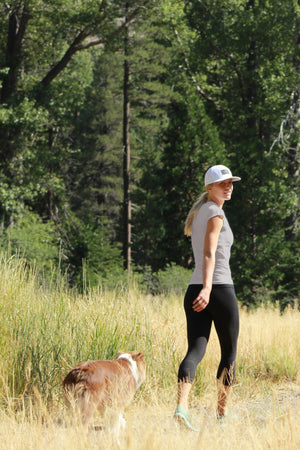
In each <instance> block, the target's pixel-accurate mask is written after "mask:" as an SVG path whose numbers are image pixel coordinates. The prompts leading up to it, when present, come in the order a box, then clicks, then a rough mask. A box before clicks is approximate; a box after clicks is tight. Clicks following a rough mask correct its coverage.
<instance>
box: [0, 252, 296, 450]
mask: <svg viewBox="0 0 300 450" xmlns="http://www.w3.org/2000/svg"><path fill="white" fill-rule="evenodd" d="M262 300H263V299H262ZM0 302H1V308H0V315H1V321H0V324H1V325H0V326H1V330H0V341H1V355H0V448H1V449H22V450H24V449H44V448H45V449H46V448H47V449H55V450H58V449H90V448H91V449H94V448H95V449H96V448H97V449H107V448H114V447H115V444H113V442H112V436H111V435H110V433H109V430H106V431H96V430H93V431H91V433H90V434H89V435H88V436H84V435H83V434H82V430H81V429H80V427H73V426H69V425H68V424H69V421H68V415H67V411H66V409H65V407H64V404H63V401H62V392H61V381H62V379H63V377H64V375H65V374H66V373H67V371H68V370H69V369H70V367H72V366H73V365H74V364H75V363H77V362H79V361H83V360H87V359H106V358H107V359H110V358H113V357H114V356H115V354H116V353H117V351H118V350H133V349H136V350H140V351H143V352H144V353H145V355H146V360H147V367H148V371H147V381H146V383H145V384H144V385H143V386H142V387H141V389H140V390H139V391H138V393H137V394H136V396H135V399H134V401H133V403H132V405H131V406H130V407H129V408H128V410H127V412H126V420H127V425H128V428H127V433H126V436H125V437H124V438H123V440H122V442H121V447H122V448H124V449H145V450H146V449H178V450H179V449H180V450H184V449H189V450H190V449H198V448H199V449H200V448H205V449H216V448H219V449H225V448H226V449H227V448H231V449H269V448H270V449H296V448H297V449H298V448H300V367H299V366H300V313H299V310H298V309H297V308H295V309H288V310H286V311H285V312H284V314H280V312H279V308H277V307H271V306H270V307H267V308H266V307H261V308H258V309H256V310H254V311H251V312H249V311H246V310H245V309H242V308H241V311H240V314H241V331H240V338H239V348H238V360H237V374H236V384H235V386H234V389H233V395H232V399H231V403H230V408H229V416H228V418H227V419H226V423H225V424H224V426H222V427H220V425H219V424H218V423H216V419H215V404H216V382H215V374H216V370H217V365H218V359H219V348H218V342H217V338H216V334H215V332H214V331H213V333H212V336H211V339H210V343H209V346H208V350H207V353H206V355H205V358H204V360H203V361H202V363H201V365H200V366H199V367H198V371H197V379H196V382H195V384H194V387H193V391H192V395H191V411H192V412H193V415H194V416H195V418H196V420H197V421H198V423H199V427H200V432H199V433H194V432H189V431H185V430H182V429H180V428H178V425H177V424H176V423H174V421H173V418H172V416H173V412H174V409H175V404H176V375H177V369H178V365H179V362H180V361H181V359H182V357H183V356H184V354H185V351H186V337H185V317H184V312H183V307H182V298H181V297H178V296H174V295H173V296H172V295H169V296H162V297H152V296H146V295H143V294H142V293H141V292H139V291H138V289H136V288H135V286H134V285H132V287H131V288H130V289H129V290H127V289H122V288H118V287H116V289H115V290H114V291H113V292H105V291H102V290H101V289H100V288H99V289H97V290H94V291H91V292H89V293H88V294H87V295H85V296H82V295H78V294H76V293H74V292H71V291H68V290H67V289H66V288H65V283H64V280H61V279H58V278H57V277H56V276H53V281H52V282H51V283H47V286H45V285H44V284H41V283H39V282H38V279H37V277H36V275H35V273H34V272H30V271H28V270H27V269H26V267H25V264H24V262H22V260H19V259H13V258H12V259H6V258H5V257H3V258H2V260H1V262H0ZM95 419H96V422H95V423H98V418H95Z"/></svg>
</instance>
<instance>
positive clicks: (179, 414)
mask: <svg viewBox="0 0 300 450" xmlns="http://www.w3.org/2000/svg"><path fill="white" fill-rule="evenodd" d="M174 419H175V420H177V421H178V422H179V423H180V424H184V425H185V426H186V427H187V428H188V429H189V430H192V431H199V430H198V428H195V427H194V426H193V425H192V423H191V421H192V417H191V415H190V414H189V413H188V411H186V410H185V409H184V408H183V407H182V406H181V405H178V406H177V408H176V411H175V414H174Z"/></svg>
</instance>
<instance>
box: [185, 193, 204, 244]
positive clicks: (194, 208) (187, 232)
mask: <svg viewBox="0 0 300 450" xmlns="http://www.w3.org/2000/svg"><path fill="white" fill-rule="evenodd" d="M207 200H208V192H207V191H206V192H203V194H201V195H200V197H199V198H198V199H197V200H196V201H195V203H194V204H193V206H192V207H191V209H190V211H189V213H188V215H187V218H186V220H185V226H184V234H185V235H186V236H191V234H192V225H193V221H194V218H195V215H196V213H197V211H199V209H200V208H201V206H202V205H203V204H204V203H206V202H207Z"/></svg>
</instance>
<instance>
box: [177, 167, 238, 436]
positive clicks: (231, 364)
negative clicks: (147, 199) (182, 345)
mask: <svg viewBox="0 0 300 450" xmlns="http://www.w3.org/2000/svg"><path fill="white" fill-rule="evenodd" d="M239 180H240V178H239V177H234V176H232V173H231V171H230V170H229V169H228V168H227V167H225V166H222V165H217V166H213V167H211V168H210V169H208V171H207V172H206V174H205V180H204V181H205V189H206V192H205V193H204V194H202V196H201V197H200V198H199V199H198V200H197V201H196V203H195V204H194V205H193V207H192V209H191V210H190V212H189V214H188V216H187V219H186V223H185V230H184V231H185V234H186V235H188V236H191V238H192V248H193V254H194V260H195V270H194V272H193V274H192V277H191V280H190V284H189V286H188V289H187V292H186V295H185V298H184V309H185V314H186V320H187V337H188V350H187V354H186V356H185V358H184V359H183V361H182V362H181V364H180V366H179V370H178V404H177V408H176V412H175V416H174V417H175V418H176V419H178V420H180V421H182V422H183V423H184V424H185V425H187V426H188V427H189V428H191V429H194V427H193V425H192V424H191V420H190V415H189V413H188V395H189V392H190V390H191V387H192V383H193V380H194V377H195V371H196V368H197V365H198V364H199V363H200V361H201V360H202V358H203V356H204V354H205V351H206V346H207V343H208V340H209V335H210V330H211V325H212V322H214V325H215V329H216V332H217V335H218V338H219V342H220V347H221V361H220V364H219V367H218V371H217V386H218V401H217V416H218V418H219V419H222V418H223V417H224V415H225V411H226V406H227V402H228V398H229V395H230V391H231V386H232V384H233V381H234V375H235V358H236V350H237V339H238V333H239V312H238V305H237V300H236V296H235V291H234V286H233V281H232V278H231V272H230V267H229V259H230V249H231V245H232V243H233V234H232V231H231V229H230V226H229V223H228V221H227V219H226V216H225V214H224V211H223V209H222V208H223V204H224V202H225V201H227V200H230V199H231V194H232V190H233V181H239Z"/></svg>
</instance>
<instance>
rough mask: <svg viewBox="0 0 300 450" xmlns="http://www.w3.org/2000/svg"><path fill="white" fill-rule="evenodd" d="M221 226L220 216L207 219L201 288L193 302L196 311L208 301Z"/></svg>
mask: <svg viewBox="0 0 300 450" xmlns="http://www.w3.org/2000/svg"><path fill="white" fill-rule="evenodd" d="M222 226H223V218H222V217H221V216H215V217H212V218H211V219H209V220H208V221H207V226H206V233H205V238H204V250H203V288H202V289H201V291H200V293H199V295H198V296H197V298H196V299H195V300H194V302H193V309H194V311H196V312H200V311H202V310H203V309H204V308H206V306H207V305H208V302H209V297H210V293H211V289H212V279H213V273H214V268H215V254H216V250H217V245H218V239H219V234H220V231H221V228H222Z"/></svg>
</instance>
